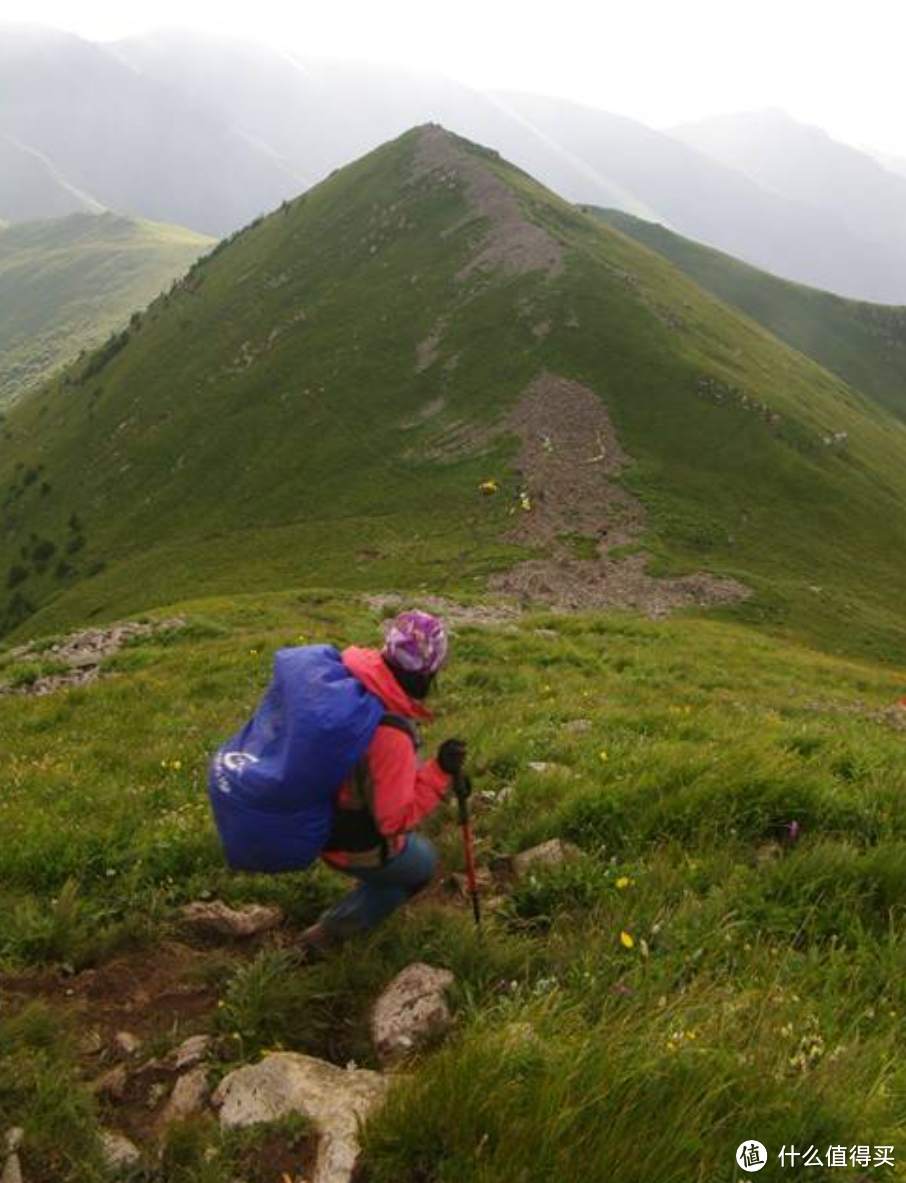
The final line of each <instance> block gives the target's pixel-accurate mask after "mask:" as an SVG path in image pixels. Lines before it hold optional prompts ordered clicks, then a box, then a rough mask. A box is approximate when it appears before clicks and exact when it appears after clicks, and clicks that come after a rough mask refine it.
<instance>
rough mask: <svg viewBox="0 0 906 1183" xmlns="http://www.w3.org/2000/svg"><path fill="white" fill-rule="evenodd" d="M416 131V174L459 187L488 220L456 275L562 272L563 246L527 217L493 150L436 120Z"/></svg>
mask: <svg viewBox="0 0 906 1183" xmlns="http://www.w3.org/2000/svg"><path fill="white" fill-rule="evenodd" d="M416 131H417V141H416V151H415V167H414V177H415V178H416V179H418V180H421V179H424V180H426V181H427V182H428V183H429V184H431V185H433V186H437V187H443V186H447V187H448V188H453V187H459V188H461V189H462V193H463V196H464V198H465V201H466V202H467V204H468V205H469V207H470V209H471V211H472V213H473V215H474V216H475V217H476V218H480V219H483V220H486V221H487V223H488V229H487V231H486V233H485V235H484V238H483V239H482V240H481V242H480V243H479V246H478V251H477V253H476V254H475V255H474V256H473V258H472V259H471V260H470V261H469V263H467V264H466V266H465V267H464V268H462V270H461V271H460V272H459V274H458V276H457V278H458V279H460V280H463V279H467V278H468V277H469V276H470V275H472V274H473V273H474V272H476V271H477V272H481V271H496V270H501V271H504V272H507V273H509V274H513V275H519V274H527V273H529V272H532V271H546V272H548V274H550V275H558V274H559V273H560V272H561V271H562V270H563V248H562V246H561V245H560V243H558V242H557V241H556V240H555V239H554V238H553V237H552V236H551V235H550V234H549V233H548V232H547V231H546V230H544V229H542V227H540V226H538V225H537V224H536V223H535V222H532V221H531V220H530V219H529V218H528V217H527V216H526V214H525V212H524V211H523V208H522V205H521V203H520V201H519V198H518V196H517V194H516V192H515V191H514V189H513V187H512V185H510V184H508V183H507V182H506V181H505V180H504V179H503V177H502V176H501V175H500V173H498V172H497V171H495V169H494V167H493V164H492V163H491V161H492V160H493V155H492V154H491V153H489V152H487V151H486V150H483V149H479V148H478V147H476V146H475V145H470V144H469V142H468V141H467V140H463V139H461V138H460V137H459V136H456V135H454V134H453V133H452V132H449V131H447V129H446V128H444V127H442V126H441V125H440V124H437V123H427V124H423V125H422V126H421V127H419V128H417V129H416Z"/></svg>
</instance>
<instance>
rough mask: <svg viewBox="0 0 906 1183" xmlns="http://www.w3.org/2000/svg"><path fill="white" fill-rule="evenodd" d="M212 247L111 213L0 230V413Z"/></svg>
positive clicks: (188, 234) (196, 237)
mask: <svg viewBox="0 0 906 1183" xmlns="http://www.w3.org/2000/svg"><path fill="white" fill-rule="evenodd" d="M211 244H212V240H211V239H210V238H206V237H205V236H204V235H201V234H196V233H194V232H193V231H190V230H185V229H183V228H181V227H178V226H162V225H158V224H156V223H153V222H141V221H137V220H135V219H133V218H125V217H121V216H119V215H117V214H112V213H105V214H99V215H93V214H71V215H70V216H68V217H65V218H59V219H53V220H49V221H41V222H22V223H19V224H18V225H15V226H7V225H0V408H2V407H3V406H4V404H8V403H10V402H12V401H13V400H14V399H16V398H17V397H19V396H20V395H21V394H22V393H23V392H24V391H26V390H27V389H28V388H29V387H32V386H35V385H37V384H38V383H40V382H42V381H44V380H46V379H47V378H48V377H49V376H50V375H51V374H52V373H53V371H54V370H56V369H58V368H59V367H60V366H61V365H62V364H64V363H65V362H67V361H69V360H71V359H72V358H74V357H75V356H76V354H78V353H79V352H80V351H82V350H86V349H93V348H95V347H96V346H97V345H99V344H101V342H103V341H104V339H105V338H106V337H108V336H109V335H110V334H111V333H112V332H114V331H116V330H119V329H121V328H122V327H123V326H124V325H125V323H126V321H127V320H128V318H129V316H130V315H131V314H132V313H134V312H136V311H138V310H140V309H141V308H143V307H144V306H145V305H146V304H148V303H149V301H150V300H152V299H153V298H154V297H155V296H156V295H158V294H159V293H160V292H161V291H162V290H163V289H164V288H165V287H167V286H169V284H170V283H171V282H172V281H173V280H174V279H176V278H177V277H179V276H180V275H182V274H183V273H184V272H185V271H186V269H187V268H188V267H189V266H190V265H191V263H192V262H193V261H194V260H195V259H196V258H197V257H198V255H199V254H200V253H201V252H202V251H204V250H206V249H207V248H209V247H210V246H211Z"/></svg>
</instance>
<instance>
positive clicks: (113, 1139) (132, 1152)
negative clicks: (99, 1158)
mask: <svg viewBox="0 0 906 1183" xmlns="http://www.w3.org/2000/svg"><path fill="white" fill-rule="evenodd" d="M101 1151H102V1153H103V1155H104V1161H105V1162H106V1163H107V1166H108V1167H113V1168H114V1169H116V1168H117V1167H134V1166H135V1165H136V1164H137V1163H138V1162H139V1161H140V1160H141V1157H142V1154H141V1151H140V1150H139V1148H138V1147H137V1146H136V1145H135V1143H134V1142H130V1141H129V1139H128V1138H127V1137H126V1136H125V1135H124V1134H118V1133H116V1131H115V1130H101Z"/></svg>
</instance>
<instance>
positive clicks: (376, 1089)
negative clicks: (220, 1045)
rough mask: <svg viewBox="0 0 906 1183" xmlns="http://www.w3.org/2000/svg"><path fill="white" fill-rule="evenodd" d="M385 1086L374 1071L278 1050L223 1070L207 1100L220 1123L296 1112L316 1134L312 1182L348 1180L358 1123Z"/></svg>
mask: <svg viewBox="0 0 906 1183" xmlns="http://www.w3.org/2000/svg"><path fill="white" fill-rule="evenodd" d="M387 1087H388V1080H387V1079H386V1078H385V1077H383V1076H381V1074H380V1073H379V1072H370V1071H367V1070H365V1069H360V1068H337V1067H336V1066H335V1065H334V1064H327V1063H325V1062H324V1061H323V1060H316V1059H314V1058H313V1057H311V1056H302V1055H297V1054H295V1053H293V1052H278V1053H276V1054H275V1055H272V1056H267V1057H265V1059H263V1060H262V1061H261V1062H260V1063H258V1064H252V1065H249V1066H247V1067H245V1068H239V1069H238V1070H237V1071H236V1072H231V1073H230V1074H229V1075H228V1076H225V1077H224V1078H223V1080H222V1081H221V1082H220V1085H219V1087H218V1088H217V1091H216V1092H215V1094H214V1097H213V1103H214V1106H215V1107H216V1108H218V1109H219V1110H220V1123H221V1125H223V1126H225V1127H226V1128H234V1127H237V1126H250V1125H256V1124H257V1123H259V1122H267V1121H277V1120H278V1119H279V1118H281V1117H285V1116H287V1114H290V1113H300V1114H302V1115H303V1116H305V1117H307V1118H308V1119H309V1121H311V1122H312V1123H313V1124H314V1125H315V1126H316V1127H317V1129H318V1131H319V1133H320V1135H321V1138H320V1141H319V1143H318V1156H317V1162H316V1164H315V1171H314V1176H313V1179H312V1183H349V1180H350V1179H351V1177H352V1172H353V1170H354V1168H355V1163H356V1159H357V1158H358V1155H359V1126H360V1123H361V1122H363V1121H364V1120H365V1118H366V1117H367V1116H368V1114H369V1113H370V1112H371V1110H372V1109H373V1108H374V1107H375V1105H377V1104H378V1103H379V1102H380V1101H381V1100H382V1099H383V1097H384V1094H385V1091H386V1089H387Z"/></svg>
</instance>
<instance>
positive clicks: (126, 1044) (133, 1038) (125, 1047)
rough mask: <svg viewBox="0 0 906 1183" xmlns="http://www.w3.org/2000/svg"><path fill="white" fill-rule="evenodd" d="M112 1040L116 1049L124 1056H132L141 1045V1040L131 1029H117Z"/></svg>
mask: <svg viewBox="0 0 906 1183" xmlns="http://www.w3.org/2000/svg"><path fill="white" fill-rule="evenodd" d="M113 1042H114V1045H115V1047H116V1050H117V1051H118V1052H122V1054H123V1055H124V1056H134V1055H135V1053H136V1052H137V1051H138V1049H139V1048H140V1047H141V1046H142V1041H141V1040H140V1039H139V1038H138V1036H137V1035H133V1034H132V1032H131V1031H117V1033H116V1035H114V1037H113Z"/></svg>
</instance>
